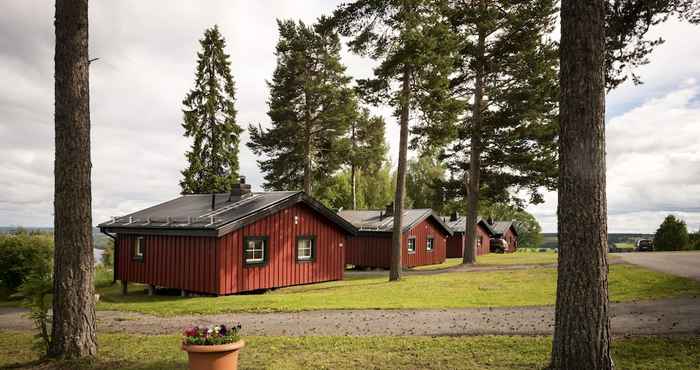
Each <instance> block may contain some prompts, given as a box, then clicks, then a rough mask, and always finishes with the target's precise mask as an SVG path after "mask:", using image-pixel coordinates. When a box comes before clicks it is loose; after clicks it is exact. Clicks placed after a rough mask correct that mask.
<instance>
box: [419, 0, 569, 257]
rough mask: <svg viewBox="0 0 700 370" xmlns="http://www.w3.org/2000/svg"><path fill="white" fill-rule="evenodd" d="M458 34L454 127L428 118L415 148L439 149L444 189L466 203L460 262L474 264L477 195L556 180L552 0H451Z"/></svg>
mask: <svg viewBox="0 0 700 370" xmlns="http://www.w3.org/2000/svg"><path fill="white" fill-rule="evenodd" d="M448 15H449V18H450V21H451V24H452V28H453V31H454V32H455V33H457V34H458V35H459V36H460V37H459V40H460V44H459V46H458V48H459V54H458V59H457V62H456V64H455V73H454V74H453V76H452V80H451V87H452V94H453V96H454V97H455V98H457V99H459V100H460V101H461V102H462V106H461V107H462V108H463V111H462V112H461V115H460V117H459V120H458V121H457V122H456V127H449V126H450V125H448V124H447V122H444V121H443V122H439V121H438V122H428V123H427V124H426V125H421V126H419V127H417V128H416V129H415V132H416V133H418V134H419V136H418V137H419V138H421V139H422V140H417V145H419V146H423V147H425V148H427V149H430V150H434V148H436V147H440V148H445V150H444V151H443V153H442V155H441V156H440V157H441V158H443V159H445V160H446V165H447V166H448V167H449V168H450V170H451V172H452V179H453V180H452V181H448V182H446V184H445V185H446V187H449V189H448V190H447V192H448V193H449V194H451V195H456V196H461V197H463V198H464V199H465V200H466V205H465V208H466V210H467V213H466V236H467V238H466V239H467V242H466V243H467V244H466V245H467V246H469V247H468V248H466V249H465V251H466V252H465V253H464V263H474V262H476V249H475V248H476V242H475V240H476V220H477V217H478V215H479V204H480V201H479V200H480V199H481V198H482V197H484V198H486V199H488V200H490V201H504V202H510V201H515V202H516V203H521V202H522V201H521V200H520V199H517V198H514V197H512V196H511V195H510V194H513V193H519V192H520V191H522V190H525V191H526V192H529V194H530V199H529V200H530V201H531V202H534V203H537V202H541V201H542V198H541V194H540V193H539V191H540V189H541V188H542V187H545V188H549V189H554V187H555V185H556V174H557V172H556V170H557V156H556V135H557V97H558V95H557V94H558V88H557V62H558V60H557V57H558V55H557V50H556V46H555V43H554V42H553V41H552V40H550V39H549V38H548V36H547V35H548V33H549V32H551V31H552V28H553V26H554V22H555V18H556V8H555V6H554V1H552V0H536V1H515V2H499V3H497V4H496V3H494V2H491V1H486V0H473V1H468V2H464V1H454V2H450V7H449V11H448Z"/></svg>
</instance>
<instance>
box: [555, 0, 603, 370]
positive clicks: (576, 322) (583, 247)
mask: <svg viewBox="0 0 700 370" xmlns="http://www.w3.org/2000/svg"><path fill="white" fill-rule="evenodd" d="M604 56H605V2H604V1H602V0H591V1H577V0H564V1H562V6H561V49H560V58H561V74H560V79H561V81H560V87H561V102H560V131H559V205H558V210H557V215H558V219H559V264H558V279H557V302H556V315H555V329H554V341H553V343H552V362H551V368H552V369H557V370H559V369H568V370H576V369H590V370H607V369H612V368H613V364H612V359H611V357H610V341H611V338H610V320H609V317H608V264H607V210H606V207H607V204H606V194H605V121H604V118H605V80H604Z"/></svg>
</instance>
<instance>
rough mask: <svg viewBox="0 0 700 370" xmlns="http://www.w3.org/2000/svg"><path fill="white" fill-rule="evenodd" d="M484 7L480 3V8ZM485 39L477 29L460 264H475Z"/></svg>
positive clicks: (482, 2)
mask: <svg viewBox="0 0 700 370" xmlns="http://www.w3.org/2000/svg"><path fill="white" fill-rule="evenodd" d="M484 7H485V5H484V1H483V0H482V1H481V8H482V10H484V9H483V8H484ZM485 44H486V38H485V34H484V31H483V30H481V29H479V36H478V45H477V47H478V53H479V54H478V55H479V58H478V60H477V68H476V76H475V82H474V104H473V105H472V127H471V130H472V135H471V143H470V146H471V152H470V154H469V181H468V185H467V214H466V217H465V218H466V220H465V222H466V225H465V229H464V230H465V239H466V240H465V242H464V255H463V257H462V263H464V264H473V263H476V236H477V235H476V219H477V217H479V186H480V181H481V125H482V123H481V120H482V117H481V109H482V107H481V101H482V99H483V95H484V74H485V69H484V56H485V48H486V46H485Z"/></svg>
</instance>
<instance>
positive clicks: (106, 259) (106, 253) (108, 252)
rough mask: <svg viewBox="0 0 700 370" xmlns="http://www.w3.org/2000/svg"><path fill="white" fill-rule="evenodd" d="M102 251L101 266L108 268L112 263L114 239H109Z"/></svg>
mask: <svg viewBox="0 0 700 370" xmlns="http://www.w3.org/2000/svg"><path fill="white" fill-rule="evenodd" d="M106 244H107V245H105V248H104V250H103V251H102V260H101V261H100V263H102V267H104V268H107V269H110V268H112V266H113V265H114V240H112V239H109V241H107V243H106Z"/></svg>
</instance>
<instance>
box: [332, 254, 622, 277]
mask: <svg viewBox="0 0 700 370" xmlns="http://www.w3.org/2000/svg"><path fill="white" fill-rule="evenodd" d="M622 263H625V261H623V260H621V259H618V258H616V259H611V260H610V261H608V264H610V265H616V264H622ZM556 267H557V264H556V263H528V264H516V265H486V266H483V265H481V266H479V265H476V266H469V265H456V266H452V267H447V268H444V269H438V270H412V269H404V270H403V273H404V274H407V275H437V274H445V273H451V272H489V271H510V270H530V269H540V268H556ZM345 275H347V276H353V275H372V276H374V275H386V276H389V270H383V269H376V270H367V271H345Z"/></svg>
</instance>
